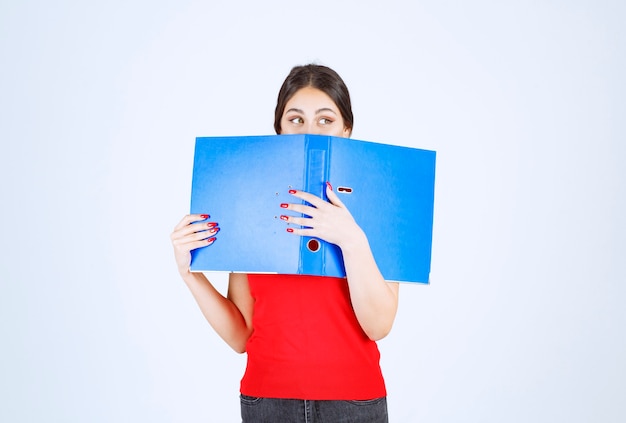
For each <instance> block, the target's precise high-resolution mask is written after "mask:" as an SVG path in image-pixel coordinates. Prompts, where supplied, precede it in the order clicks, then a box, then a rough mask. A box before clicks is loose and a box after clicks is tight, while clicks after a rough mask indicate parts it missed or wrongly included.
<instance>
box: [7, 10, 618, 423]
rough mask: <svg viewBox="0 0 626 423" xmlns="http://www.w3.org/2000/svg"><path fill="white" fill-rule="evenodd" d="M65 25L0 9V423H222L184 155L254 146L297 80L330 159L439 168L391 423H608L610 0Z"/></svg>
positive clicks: (614, 148) (223, 371) (614, 310)
mask: <svg viewBox="0 0 626 423" xmlns="http://www.w3.org/2000/svg"><path fill="white" fill-rule="evenodd" d="M88 3H92V2H79V1H69V0H67V1H56V2H46V1H22V2H15V1H14V2H9V1H3V2H2V3H1V4H0V60H1V66H0V138H1V142H2V144H1V145H2V149H1V153H0V189H1V191H0V195H1V197H0V198H1V199H2V207H1V209H0V213H1V220H0V225H1V227H0V233H1V235H0V248H1V252H2V255H1V257H2V261H1V264H2V266H1V268H0V277H1V287H2V288H1V292H0V337H1V338H0V339H1V342H2V344H1V348H0V357H1V359H0V401H1V404H2V405H1V406H0V420H2V421H10V422H27V421H28V422H30V421H63V422H83V421H90V422H111V421H152V422H201V421H205V422H206V421H215V422H236V421H238V419H239V417H238V415H239V408H238V398H237V392H238V391H237V390H238V383H239V378H240V377H241V375H242V372H243V368H244V365H245V356H239V355H236V354H235V353H233V352H231V351H229V349H228V347H227V346H226V345H225V344H224V343H223V342H221V341H220V340H219V339H218V337H217V336H216V335H215V334H214V333H213V332H212V330H211V329H210V327H209V326H208V324H206V323H205V322H204V320H203V318H202V316H201V314H200V312H199V310H198V309H197V307H196V305H195V303H194V302H193V299H192V297H191V295H190V294H189V292H188V291H187V290H186V288H185V286H184V284H183V283H182V281H180V280H179V278H178V277H177V273H176V269H175V265H174V261H173V257H172V253H171V247H170V243H169V238H168V237H169V233H170V231H171V229H172V228H173V226H174V225H175V224H176V223H177V222H178V220H179V219H180V218H181V217H182V215H183V214H185V213H186V212H187V208H188V201H189V190H190V177H191V164H192V154H193V142H194V139H195V137H196V136H211V135H251V134H270V133H272V115H273V108H274V101H275V98H276V93H277V91H278V88H279V86H280V83H281V82H282V80H283V78H284V77H285V76H286V74H287V73H288V72H289V69H290V68H291V66H293V65H295V64H302V63H306V62H309V61H316V62H318V63H322V64H327V65H329V66H331V67H333V68H335V69H336V70H337V71H338V72H339V73H340V74H341V75H342V76H343V77H344V79H345V80H346V82H347V84H348V86H349V87H350V89H351V92H352V95H353V103H354V112H355V116H356V121H355V124H356V126H355V131H354V134H353V136H354V137H355V138H357V139H365V140H372V141H380V142H388V143H396V144H402V145H409V146H415V147H422V148H428V149H434V150H437V152H438V167H437V172H438V173H437V186H436V210H435V230H434V245H433V262H432V284H431V285H430V286H427V287H424V286H402V288H401V305H400V311H399V314H398V317H397V320H396V325H395V327H394V330H393V332H392V334H391V335H390V336H389V337H388V338H387V339H385V340H383V341H382V342H381V343H380V348H381V350H382V354H383V361H382V365H383V370H384V372H385V375H386V379H387V383H388V390H389V405H390V416H391V420H392V421H394V422H414V421H419V422H438V423H441V422H458V421H466V422H500V421H506V422H526V421H537V422H553V421H568V422H588V421H602V422H617V421H623V420H624V419H625V418H626V405H625V404H626V403H624V401H623V398H624V397H626V383H625V382H624V380H625V379H626V364H625V363H626V360H625V359H624V357H625V356H626V340H625V337H624V327H625V324H626V311H625V308H624V306H623V304H624V300H625V299H626V295H625V294H626V288H625V284H624V282H625V281H626V268H625V264H624V262H626V260H624V256H625V251H626V243H625V241H624V240H625V239H626V228H625V225H624V220H623V216H625V215H626V204H625V198H626V189H625V188H626V182H625V180H626V171H625V170H624V165H623V161H624V159H625V158H626V154H625V153H626V148H625V147H624V141H625V135H626V130H625V129H624V123H623V122H624V117H625V115H626V113H625V112H626V107H625V103H624V95H625V94H626V87H625V83H624V81H625V79H624V75H626V60H625V56H624V51H625V47H626V42H625V41H626V40H625V38H626V30H624V29H623V28H624V26H623V22H624V20H625V18H626V13H625V12H626V7H625V6H624V3H623V2H620V1H617V0H616V1H597V0H596V1H584V0H580V1H549V2H538V1H515V2H498V1H488V0H485V1H473V2H463V1H445V0H444V1H418V2H405V1H392V0H387V1H379V2H372V1H343V2H340V1H326V0H320V1H318V2H315V3H311V2H308V3H307V2H293V1H284V2H281V1H278V0H268V1H264V2H253V1H249V2H206V1H205V2H201V1H177V2H158V1H157V2H154V1H109V2H106V3H105V2H101V3H102V4H100V5H93V4H89V5H88ZM410 3H416V4H414V5H411V4H410ZM217 285H218V286H219V287H220V289H224V288H225V283H224V279H223V278H219V277H218V283H217Z"/></svg>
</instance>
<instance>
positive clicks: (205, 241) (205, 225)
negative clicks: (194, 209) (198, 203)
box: [170, 214, 220, 275]
mask: <svg viewBox="0 0 626 423" xmlns="http://www.w3.org/2000/svg"><path fill="white" fill-rule="evenodd" d="M209 217H210V216H209V215H208V214H189V215H187V216H185V217H183V219H182V220H181V221H180V222H179V223H178V225H176V227H175V228H174V231H173V232H172V234H171V235H170V239H171V240H172V245H173V247H174V257H175V258H176V265H177V266H178V271H179V272H180V274H181V275H183V274H185V273H188V272H189V265H190V264H191V250H195V249H196V248H200V247H206V246H207V245H211V244H213V243H214V242H215V236H214V235H215V234H216V233H217V232H219V230H220V228H219V227H218V224H217V223H216V222H200V221H202V220H207V219H208V218H209ZM195 222H200V223H195Z"/></svg>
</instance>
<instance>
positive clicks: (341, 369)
mask: <svg viewBox="0 0 626 423" xmlns="http://www.w3.org/2000/svg"><path fill="white" fill-rule="evenodd" d="M352 125H353V116H352V109H351V103H350V95H349V93H348V89H347V87H346V85H345V84H344V82H343V80H342V79H341V78H340V77H339V75H338V74H337V73H336V72H335V71H333V70H332V69H330V68H328V67H325V66H319V65H306V66H297V67H295V68H293V69H292V70H291V73H290V74H289V75H288V76H287V78H286V79H285V81H284V83H283V85H282V87H281V89H280V92H279V94H278V101H277V105H276V112H275V120H274V128H275V130H276V133H277V134H305V133H307V134H322V135H331V136H337V137H349V136H350V134H351V133H352ZM290 193H291V194H292V195H293V197H294V202H293V203H283V204H277V205H276V207H277V208H278V207H281V208H282V209H284V210H289V211H292V212H295V213H296V214H298V215H300V214H302V215H304V216H305V217H293V216H291V217H289V216H285V215H283V216H281V219H283V220H284V221H285V222H288V223H291V224H292V225H290V226H289V227H288V228H287V229H286V230H287V231H288V232H290V233H291V234H293V235H294V236H312V237H316V238H319V239H322V240H324V241H327V242H330V243H333V244H336V245H337V246H339V247H340V249H341V252H342V255H343V260H344V265H345V270H346V278H331V277H312V276H303V275H253V274H249V275H246V274H231V275H230V278H229V283H228V293H227V296H226V297H224V296H223V295H221V294H220V293H219V292H218V291H217V290H216V289H215V288H214V287H213V285H212V284H211V283H210V282H209V281H208V280H207V278H206V277H205V276H204V275H203V274H201V273H191V272H190V271H189V264H190V261H191V255H190V251H191V250H193V249H196V248H201V247H207V248H210V247H209V246H210V245H211V244H212V243H213V242H214V241H215V237H216V235H217V233H218V231H219V226H218V223H217V222H206V223H205V222H203V221H206V220H207V219H208V215H188V216H185V217H184V218H183V219H182V220H181V221H180V223H179V224H178V225H177V226H176V227H175V228H174V231H173V232H172V235H171V240H172V244H173V246H174V254H175V257H176V263H177V265H178V270H179V272H180V274H181V276H182V278H183V280H184V281H185V283H186V284H187V286H188V287H189V289H190V290H191V293H192V294H193V296H194V298H195V299H196V301H197V303H198V305H199V306H200V309H201V310H202V313H203V314H204V316H205V317H206V319H207V320H208V322H209V323H210V324H211V326H212V327H213V328H214V329H215V331H216V332H217V333H218V334H219V335H220V336H221V337H222V338H223V339H224V341H226V342H227V343H228V345H230V346H231V347H232V348H233V349H234V350H235V351H237V352H239V353H243V352H247V354H248V364H247V368H246V372H245V374H244V376H243V379H242V381H241V413H242V419H243V422H244V423H247V422H255V423H259V422H261V423H262V422H271V423H275V422H311V421H315V422H355V423H356V422H387V421H388V419H387V403H386V389H385V383H384V380H383V377H382V373H381V370H380V365H379V358H380V354H379V352H378V348H377V346H376V342H375V341H377V340H379V339H382V338H384V337H385V336H386V335H387V334H388V333H389V331H390V330H391V327H392V325H393V321H394V318H395V315H396V310H397V307H398V284H397V283H387V282H385V280H384V279H383V277H382V275H381V273H380V271H379V270H378V267H377V265H376V262H375V260H374V257H373V255H372V252H371V250H370V247H369V243H368V240H367V236H366V234H365V233H364V232H363V231H362V230H361V228H360V227H359V226H358V224H357V223H356V222H355V221H354V219H353V218H352V216H351V214H350V212H349V211H348V210H347V208H346V207H345V206H344V204H343V203H342V202H341V200H340V199H339V198H338V197H337V195H336V194H335V192H334V191H333V189H332V185H331V183H330V182H329V183H327V187H326V195H327V197H328V199H329V201H328V202H327V201H324V200H322V199H321V198H319V197H317V196H315V195H312V194H309V193H306V192H303V191H298V190H291V191H290ZM299 200H304V201H306V203H308V204H310V205H305V204H302V202H301V201H299ZM207 212H208V211H207ZM194 222H201V223H199V224H192V223H194ZM381 224H383V222H381ZM300 226H301V227H303V228H302V229H296V227H300Z"/></svg>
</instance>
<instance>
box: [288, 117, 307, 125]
mask: <svg viewBox="0 0 626 423" xmlns="http://www.w3.org/2000/svg"><path fill="white" fill-rule="evenodd" d="M289 122H291V123H295V124H298V125H299V124H302V123H304V120H302V118H301V117H295V118H291V119H289Z"/></svg>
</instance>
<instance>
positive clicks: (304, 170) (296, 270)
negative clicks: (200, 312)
mask: <svg viewBox="0 0 626 423" xmlns="http://www.w3.org/2000/svg"><path fill="white" fill-rule="evenodd" d="M435 156H436V153H435V152H434V151H429V150H421V149H416V148H408V147H401V146H395V145H387V144H381V143H374V142H368V141H359V140H354V139H348V138H338V137H330V136H323V135H270V136H246V137H198V138H197V139H196V147H195V155H194V166H193V178H192V189H191V213H192V214H195V213H201V214H202V213H206V214H210V215H211V218H210V221H215V222H218V223H219V227H220V232H219V233H218V234H217V236H216V238H217V239H216V241H215V242H214V243H213V244H212V245H210V246H207V247H203V248H199V249H197V250H194V251H192V260H191V271H229V272H242V273H279V274H306V275H317V276H335V277H345V269H344V266H343V259H342V256H341V250H340V249H339V248H338V247H337V246H336V245H333V244H330V243H327V242H324V241H322V240H318V239H312V238H309V237H300V236H296V235H293V234H290V233H288V232H287V231H286V228H287V224H286V223H285V222H284V221H282V220H280V215H281V214H289V212H288V211H285V210H284V209H281V208H280V204H281V203H297V202H300V200H299V199H298V198H296V197H294V196H292V195H290V194H289V193H288V191H289V190H290V189H292V188H293V189H298V190H303V191H307V192H310V193H312V194H315V195H317V196H320V197H322V198H324V199H326V195H325V186H326V181H329V182H331V184H332V185H333V188H334V190H335V192H336V193H337V194H338V196H339V197H340V198H341V200H342V201H343V203H344V204H345V205H346V207H348V209H349V210H350V212H351V214H352V216H353V217H354V219H355V220H356V222H357V223H358V224H359V226H360V227H361V228H362V229H363V230H364V232H365V234H366V235H367V237H368V240H369V243H370V247H371V249H372V252H373V254H374V258H375V259H376V263H377V264H378V267H379V269H380V271H381V273H382V275H383V277H384V278H385V280H387V281H397V282H418V283H428V282H429V274H430V263H431V247H432V228H433V204H434V185H435ZM292 214H293V213H292Z"/></svg>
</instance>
